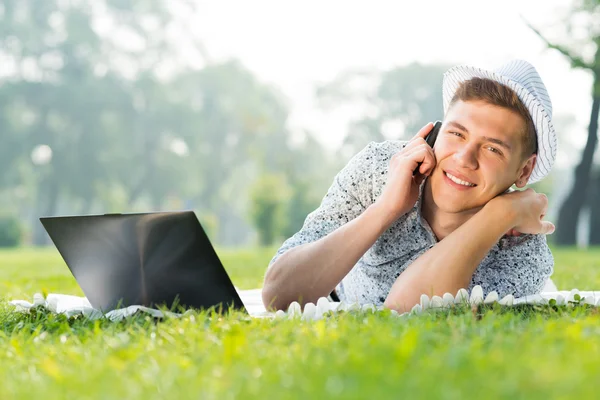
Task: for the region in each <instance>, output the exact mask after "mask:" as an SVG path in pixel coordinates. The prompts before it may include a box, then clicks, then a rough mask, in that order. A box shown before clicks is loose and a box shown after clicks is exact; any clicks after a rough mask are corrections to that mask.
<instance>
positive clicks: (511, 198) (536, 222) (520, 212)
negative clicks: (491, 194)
mask: <svg viewBox="0 0 600 400" xmlns="http://www.w3.org/2000/svg"><path fill="white" fill-rule="evenodd" d="M494 202H495V203H497V204H500V206H501V207H502V208H503V209H505V210H506V209H507V210H508V211H509V212H510V215H511V217H512V224H514V225H513V227H512V229H511V230H509V231H508V233H507V234H509V235H511V236H518V234H519V233H528V234H538V233H542V234H545V235H549V234H552V233H554V230H555V227H554V224H553V223H552V222H549V221H544V220H543V219H544V216H545V215H546V212H547V210H548V198H547V197H546V195H545V194H543V193H536V192H535V191H534V190H533V189H531V188H529V189H526V190H521V191H514V192H511V193H507V194H503V195H501V196H498V197H496V198H495V199H493V200H492V201H491V202H490V203H494ZM504 207H507V208H504Z"/></svg>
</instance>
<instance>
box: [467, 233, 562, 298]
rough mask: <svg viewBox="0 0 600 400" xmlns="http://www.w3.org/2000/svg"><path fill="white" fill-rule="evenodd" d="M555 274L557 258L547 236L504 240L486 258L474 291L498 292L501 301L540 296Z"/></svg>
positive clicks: (474, 278)
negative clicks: (511, 298)
mask: <svg viewBox="0 0 600 400" xmlns="http://www.w3.org/2000/svg"><path fill="white" fill-rule="evenodd" d="M553 272H554V257H553V256H552V252H551V251H550V248H549V247H548V244H547V242H546V235H542V234H539V235H521V236H517V237H504V238H502V239H501V240H500V242H499V243H498V244H497V245H496V246H495V247H494V248H493V249H492V250H491V251H490V253H489V254H488V255H487V256H486V258H484V260H483V261H482V263H481V264H480V266H479V268H478V269H477V271H476V272H475V274H474V275H473V279H472V281H471V287H473V286H475V285H481V287H482V289H483V292H484V293H486V294H487V293H489V292H491V291H493V290H495V291H496V292H497V293H498V295H499V296H500V298H502V297H504V296H506V295H508V294H512V295H514V296H515V297H516V298H518V297H524V296H527V295H532V294H537V293H540V292H541V291H542V289H543V287H544V284H545V283H546V280H547V279H548V278H549V277H550V276H551V275H552V273H553Z"/></svg>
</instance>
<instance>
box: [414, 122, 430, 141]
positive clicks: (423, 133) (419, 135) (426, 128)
mask: <svg viewBox="0 0 600 400" xmlns="http://www.w3.org/2000/svg"><path fill="white" fill-rule="evenodd" d="M432 129H433V122H429V123H427V125H425V126H424V127H422V128H421V130H420V131H419V132H417V134H416V135H415V136H413V139H416V138H423V139H425V137H426V136H427V135H428V134H429V132H431V130H432Z"/></svg>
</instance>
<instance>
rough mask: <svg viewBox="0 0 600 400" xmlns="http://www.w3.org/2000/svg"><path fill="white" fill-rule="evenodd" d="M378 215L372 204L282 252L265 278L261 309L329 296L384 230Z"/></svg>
mask: <svg viewBox="0 0 600 400" xmlns="http://www.w3.org/2000/svg"><path fill="white" fill-rule="evenodd" d="M379 214H380V213H379V211H378V210H377V205H376V204H373V205H371V206H370V207H369V208H367V210H366V211H365V212H363V213H362V214H361V215H360V216H358V217H357V218H355V219H354V220H352V221H350V222H349V223H347V224H345V225H342V226H341V227H340V228H338V229H336V230H335V231H333V232H332V233H330V234H329V235H327V236H325V237H323V238H321V239H319V240H317V241H316V242H312V243H305V244H303V245H300V246H298V247H294V248H292V249H290V250H288V251H286V252H285V253H283V254H282V255H281V256H280V257H279V258H278V259H277V260H276V261H275V262H274V263H273V264H272V265H271V266H270V267H269V269H268V270H267V273H266V275H265V283H264V287H263V291H262V296H263V302H264V303H265V306H269V307H272V308H275V309H285V308H286V307H287V306H288V305H289V304H290V303H291V302H292V301H300V302H301V303H302V304H306V303H308V302H312V303H315V302H316V301H317V300H318V299H319V297H325V296H327V295H329V293H331V291H332V290H333V289H335V287H336V285H337V284H338V283H340V282H341V280H342V279H343V278H344V277H345V276H346V275H347V274H348V272H350V270H351V269H352V268H353V267H354V265H356V263H357V262H358V260H359V259H360V258H361V257H362V256H363V255H364V254H365V253H366V252H367V250H369V248H370V247H371V246H372V245H373V244H374V243H375V241H376V240H377V238H379V236H381V235H382V234H383V232H384V231H385V230H386V229H387V226H386V225H385V224H384V223H383V222H382V220H381V219H380V218H377V217H378V216H379Z"/></svg>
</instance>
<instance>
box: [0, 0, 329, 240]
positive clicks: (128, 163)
mask: <svg viewBox="0 0 600 400" xmlns="http://www.w3.org/2000/svg"><path fill="white" fill-rule="evenodd" d="M194 12H195V9H194V6H193V5H192V4H191V3H189V2H187V1H185V0H178V1H172V2H136V1H132V0H99V1H97V2H93V3H90V2H85V1H72V2H64V1H60V0H48V1H45V2H42V3H39V2H37V1H34V0H22V1H21V0H6V1H4V2H2V3H0V62H2V65H3V69H2V72H1V73H0V82H1V86H0V139H1V140H2V142H3V146H2V147H1V148H0V165H1V166H2V167H4V170H5V171H8V173H5V174H3V176H2V177H0V185H1V187H2V189H4V190H5V191H13V189H14V188H17V187H21V186H22V185H23V184H25V185H27V187H26V189H27V190H26V192H28V193H32V195H33V196H35V199H31V201H29V200H28V199H27V200H26V201H23V203H22V207H25V206H30V204H29V203H30V202H31V203H33V207H34V208H35V209H34V210H33V212H32V213H31V215H33V216H34V228H35V229H34V242H35V243H37V244H41V243H44V242H45V240H46V235H45V232H44V231H43V230H42V229H41V226H40V224H39V223H38V222H37V217H39V216H40V215H55V214H57V213H59V212H60V213H63V212H65V210H66V211H67V212H68V213H70V214H72V213H90V212H92V211H96V212H115V211H133V210H139V209H143V210H147V209H148V208H152V209H154V210H157V209H160V208H164V207H185V208H190V209H195V210H197V211H198V213H199V214H200V216H201V218H204V219H205V220H210V221H211V223H210V225H211V231H212V232H216V233H217V235H218V237H216V238H214V239H215V240H216V241H218V242H219V243H227V242H229V243H231V242H232V240H233V241H235V242H236V243H239V242H241V241H243V240H244V237H243V235H241V232H242V233H243V232H246V233H247V230H248V229H250V227H249V225H248V223H247V222H246V221H245V218H244V217H245V215H246V214H247V213H248V212H249V210H248V208H249V200H248V196H247V195H248V193H249V187H250V185H251V183H252V182H253V180H254V178H256V177H257V175H258V173H257V171H259V170H260V171H266V173H271V172H275V171H282V170H283V168H284V166H286V165H287V164H288V163H289V162H290V160H292V159H293V157H291V154H292V152H293V149H292V148H291V147H290V144H289V132H288V130H287V128H286V121H287V115H288V111H287V105H286V101H285V99H284V98H283V96H282V95H281V94H280V93H278V92H277V91H276V90H274V89H273V88H271V87H269V86H267V85H264V84H261V83H260V82H258V80H257V79H256V78H255V77H254V76H253V75H252V73H250V72H249V71H248V70H246V69H245V68H244V67H243V66H241V65H240V64H239V63H237V62H225V63H222V64H215V63H212V62H211V60H210V59H209V57H208V55H207V52H206V49H204V47H203V46H202V44H201V43H200V42H199V41H198V40H196V39H194V35H193V34H192V33H191V32H187V31H186V30H185V29H186V28H185V26H186V24H184V23H182V18H183V19H185V18H189V16H190V15H193V14H194ZM187 26H189V24H187ZM174 30H177V31H179V32H180V35H179V36H178V39H177V43H174V41H173V39H172V36H171V34H172V32H173V31H174ZM181 38H184V39H181ZM181 40H186V41H187V43H186V45H185V46H183V45H184V43H181ZM182 49H183V50H185V55H182V54H181V52H182V51H183V50H182ZM191 53H197V56H198V57H196V58H200V59H202V61H203V63H204V65H205V67H204V68H201V69H198V68H196V67H192V66H191V64H190V63H189V62H188V60H186V59H185V56H189V55H190V54H191ZM40 145H43V146H40ZM40 148H41V149H42V150H44V151H46V153H48V154H47V156H46V157H45V158H44V159H43V160H42V162H37V161H35V160H34V159H33V158H32V157H31V154H32V151H33V152H36V154H37V153H38V152H39V151H38V150H39V149H40ZM34 150H35V151H34ZM319 155H320V153H315V155H313V158H312V159H313V160H315V157H318V156H319ZM34 158H35V157H34ZM316 162H317V164H318V161H316ZM172 199H179V200H180V202H179V203H172V202H171V200H172ZM170 202H171V203H170ZM173 204H175V205H173ZM61 210H62V211H61ZM22 214H23V213H22ZM25 214H27V213H25ZM243 224H246V225H245V226H240V225H243ZM231 238H233V239H231Z"/></svg>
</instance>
